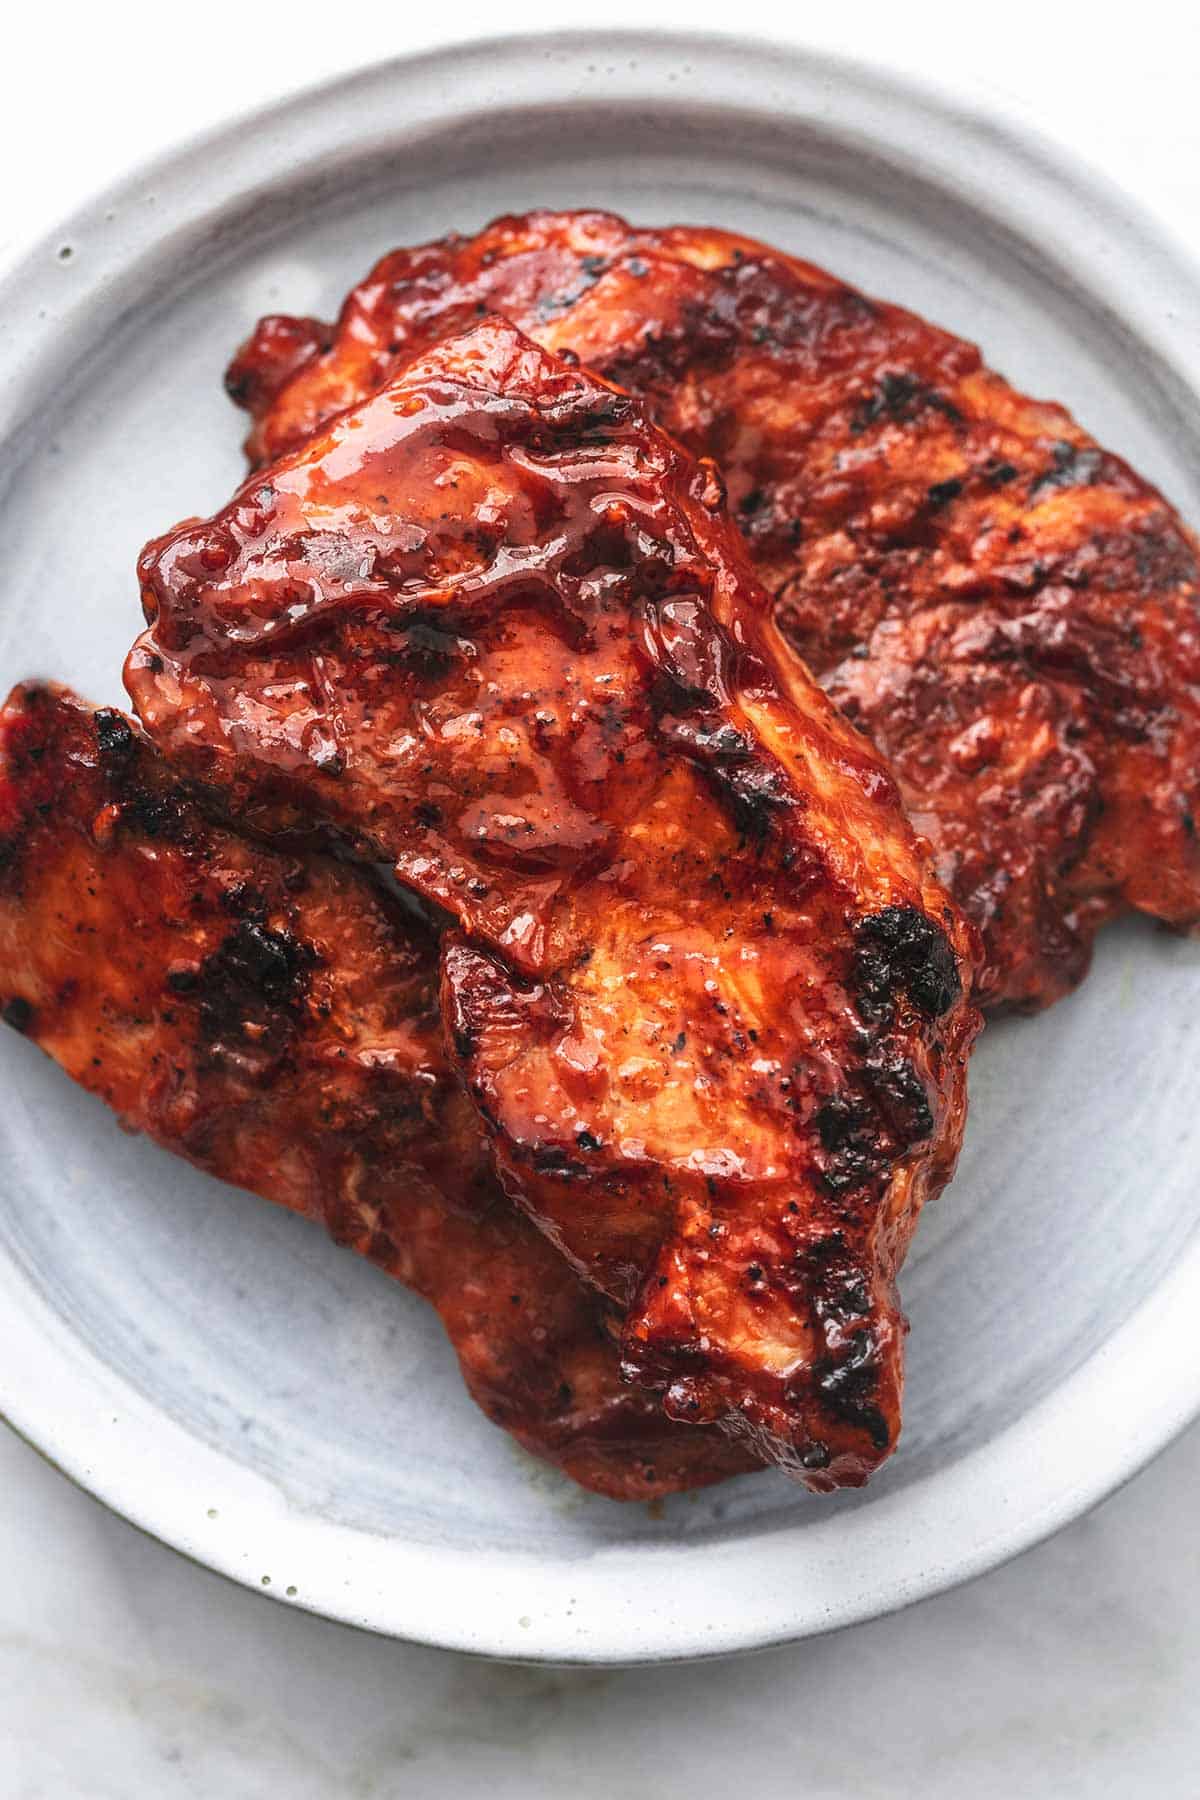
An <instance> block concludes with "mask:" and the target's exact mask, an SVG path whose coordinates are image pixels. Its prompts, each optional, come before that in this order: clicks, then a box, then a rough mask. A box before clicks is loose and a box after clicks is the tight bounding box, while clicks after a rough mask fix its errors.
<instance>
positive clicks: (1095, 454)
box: [1029, 442, 1104, 495]
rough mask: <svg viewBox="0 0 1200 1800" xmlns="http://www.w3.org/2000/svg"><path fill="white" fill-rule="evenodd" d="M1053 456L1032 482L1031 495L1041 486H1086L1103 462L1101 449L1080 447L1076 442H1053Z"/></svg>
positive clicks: (1093, 479) (1092, 479) (1038, 490)
mask: <svg viewBox="0 0 1200 1800" xmlns="http://www.w3.org/2000/svg"><path fill="white" fill-rule="evenodd" d="M1053 457H1054V460H1053V462H1052V463H1051V464H1050V467H1049V468H1048V469H1043V470H1042V473H1041V474H1040V475H1039V476H1037V477H1036V479H1035V480H1034V482H1033V483H1032V485H1031V487H1030V489H1029V492H1030V494H1031V495H1033V494H1036V493H1039V492H1040V491H1041V489H1042V488H1071V487H1088V486H1090V484H1091V483H1092V482H1093V481H1095V479H1096V477H1097V475H1099V473H1100V469H1101V466H1102V464H1103V462H1104V453H1103V451H1101V450H1096V449H1081V448H1080V446H1079V445H1078V444H1068V443H1065V442H1064V443H1059V444H1055V446H1054V450H1053Z"/></svg>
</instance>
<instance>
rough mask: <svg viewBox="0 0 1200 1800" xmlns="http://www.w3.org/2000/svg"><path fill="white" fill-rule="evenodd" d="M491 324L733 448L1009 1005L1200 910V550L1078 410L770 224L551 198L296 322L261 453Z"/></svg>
mask: <svg viewBox="0 0 1200 1800" xmlns="http://www.w3.org/2000/svg"><path fill="white" fill-rule="evenodd" d="M483 310H488V311H491V312H497V313H502V314H504V315H505V316H506V317H508V318H510V319H511V320H513V322H514V323H515V324H517V325H518V326H520V327H521V328H522V329H523V330H525V331H526V332H528V333H529V334H530V335H531V336H533V337H534V338H535V339H537V341H538V342H539V343H542V344H544V345H546V346H547V347H549V348H550V349H552V350H558V351H561V350H564V349H568V350H570V351H572V352H574V353H575V354H576V355H578V356H579V358H580V359H581V360H582V361H583V362H584V363H585V364H586V365H588V366H589V367H591V368H593V369H595V370H597V371H599V372H600V373H601V374H602V375H604V376H606V377H608V378H609V379H611V380H612V381H614V382H616V383H618V384H619V385H620V386H622V387H625V388H627V389H629V390H630V391H631V392H633V393H635V394H637V395H640V396H642V397H643V398H644V399H645V400H646V401H647V402H648V403H649V404H650V406H651V407H652V409H653V412H654V415H655V417H656V418H657V419H658V421H659V422H660V423H661V424H662V425H664V426H665V427H666V428H667V429H668V430H669V431H670V432H672V433H673V434H674V435H675V436H676V437H678V438H679V439H681V440H682V441H683V442H684V443H685V444H686V445H688V446H689V448H690V449H691V450H692V451H693V452H694V453H696V454H699V455H709V456H712V457H714V458H715V459H716V460H717V462H718V463H719V465H720V467H721V469H722V471H723V473H724V475H725V478H726V480H727V482H728V486H729V496H730V503H731V508H732V511H733V513H734V516H735V518H736V520H737V522H738V524H739V525H740V527H741V529H742V532H743V533H744V535H745V537H746V539H747V542H748V544H749V547H750V552H751V555H752V557H753V560H754V563H755V566H756V569H757V571H758V574H759V575H760V577H761V579H762V580H763V581H764V583H765V585H766V586H767V588H768V589H769V590H770V592H771V593H772V594H773V595H774V596H775V600H776V606H777V610H778V618H779V622H780V624H781V626H782V628H783V630H784V631H785V633H786V634H787V636H788V637H789V639H790V640H791V642H792V644H793V645H794V646H795V647H796V648H797V649H798V650H799V651H800V653H801V655H802V656H803V657H804V658H805V659H806V660H807V662H808V663H809V665H810V666H811V668H812V669H813V670H814V672H815V673H816V674H817V676H818V677H819V679H820V680H821V681H822V682H823V684H824V685H825V687H826V688H827V689H828V691H829V692H830V693H831V694H832V696H833V697H834V699H835V700H836V701H837V703H838V705H839V706H840V707H841V708H842V709H843V711H844V712H845V713H846V714H847V715H848V716H849V717H850V718H852V719H854V720H855V721H856V722H857V723H858V724H859V725H860V726H861V727H862V729H863V730H864V731H866V732H867V733H868V735H869V736H870V737H871V738H872V739H873V741H874V742H875V743H876V744H877V745H878V746H879V747H880V748H881V749H882V750H883V751H884V752H885V753H886V755H887V757H888V758H889V760H890V761H891V763H892V766H893V768H894V769H895V771H896V773H897V775H898V778H899V781H900V785H901V789H902V791H903V794H904V799H905V802H906V805H907V807H908V809H909V812H910V815H911V817H912V819H913V821H914V823H915V824H916V826H917V829H918V831H921V832H923V833H925V834H927V835H928V837H929V838H930V840H931V841H932V843H933V845H934V849H935V853H936V859H937V869H938V873H939V875H940V877H941V879H942V880H943V881H944V883H945V884H946V885H947V886H948V887H949V888H950V890H951V891H952V893H953V894H954V895H955V897H956V898H957V900H958V901H959V902H960V904H961V905H962V907H963V908H964V910H965V911H966V912H967V914H968V915H969V916H970V917H971V918H972V919H973V920H974V921H975V923H976V924H977V925H978V926H979V928H980V930H981V932H982V936H983V941H984V958H983V962H982V966H981V968H980V970H979V973H978V977H977V986H976V995H977V998H978V1000H979V1001H980V1003H981V1004H982V1005H984V1006H985V1007H988V1008H992V1009H1001V1008H1020V1009H1023V1010H1032V1009H1035V1008H1037V1007H1040V1006H1044V1005H1047V1004H1049V1003H1050V1002H1051V1001H1053V1000H1056V999H1058V998H1059V997H1061V996H1062V995H1063V994H1064V993H1066V992H1068V991H1069V990H1070V989H1071V988H1072V987H1073V986H1074V985H1075V984H1076V983H1077V982H1078V981H1079V980H1080V979H1081V978H1082V976H1083V974H1084V973H1085V971H1086V968H1087V965H1088V961H1089V959H1090V954H1091V947H1092V941H1093V939H1094V937H1095V934H1096V931H1097V929H1098V928H1099V927H1100V925H1102V924H1103V923H1104V922H1105V921H1106V920H1107V919H1109V918H1111V917H1113V916H1114V915H1115V914H1116V913H1118V912H1121V911H1123V910H1124V909H1126V908H1129V907H1134V908H1138V909H1140V910H1142V911H1145V912H1147V913H1150V914H1152V915H1153V916H1154V917H1156V918H1159V919H1161V920H1163V921H1165V922H1166V923H1167V924H1169V925H1172V926H1176V927H1191V926H1194V925H1195V924H1196V923H1197V921H1198V920H1200V841H1198V838H1197V829H1196V821H1197V818H1198V817H1200V611H1198V606H1197V587H1198V562H1197V545H1196V540H1195V539H1194V538H1193V536H1192V534H1191V533H1190V532H1189V531H1188V530H1187V529H1186V527H1185V526H1184V525H1183V524H1182V523H1181V522H1180V520H1179V518H1178V517H1177V515H1176V514H1175V513H1174V512H1173V510H1172V509H1171V507H1170V506H1169V505H1168V504H1167V503H1166V501H1165V500H1164V499H1163V498H1162V496H1161V495H1160V494H1158V493H1157V492H1156V491H1155V490H1154V489H1153V488H1152V487H1150V486H1149V485H1148V484H1147V483H1146V482H1145V481H1143V480H1141V479H1140V477H1139V476H1137V475H1136V474H1135V473H1134V472H1133V471H1132V470H1131V469H1130V468H1129V467H1128V466H1127V465H1126V464H1125V463H1124V462H1122V461H1121V460H1120V459H1119V458H1118V457H1115V456H1112V455H1110V454H1109V453H1108V452H1106V451H1104V450H1102V449H1101V448H1100V447H1099V446H1098V445H1097V444H1095V443H1094V442H1093V440H1092V439H1091V438H1090V437H1089V436H1088V435H1087V433H1086V432H1084V431H1083V430H1082V429H1081V428H1080V427H1079V426H1078V425H1077V424H1076V423H1075V421H1074V420H1073V419H1072V418H1071V417H1070V415H1069V414H1068V413H1066V412H1065V411H1064V410H1063V409H1062V408H1061V407H1059V406H1055V405H1050V404H1046V403H1043V402H1039V401H1034V400H1030V399H1027V398H1025V397H1024V396H1022V395H1021V394H1019V393H1016V392H1015V391H1014V390H1013V389H1012V388H1011V387H1010V386H1009V385H1008V384H1007V383H1006V382H1005V381H1003V380H1002V379H1001V378H1000V377H999V376H998V375H995V374H993V373H992V372H991V371H990V370H988V369H987V368H985V367H984V365H983V363H982V361H981V358H980V354H979V352H978V350H977V349H976V348H975V347H974V346H973V345H971V344H968V343H964V342H963V341H962V340H961V339H959V338H955V337H953V336H951V335H950V334H949V333H948V332H945V331H941V330H939V329H937V328H936V327H935V326H932V325H929V324H927V323H926V322H925V321H923V320H921V319H919V318H916V317H914V316H913V315H912V314H911V313H908V312H904V311H902V310H901V309H900V308H898V307H895V306H888V305H884V304H882V303H880V302H878V301H875V300H871V299H868V298H865V297H864V296H863V295H861V294H859V293H857V292H855V291H854V290H853V289H852V288H850V287H847V286H846V285H845V284H844V283H842V282H840V281H837V280H835V279H834V278H833V277H831V276H829V275H827V274H825V273H824V272H822V271H821V270H819V269H816V268H813V267H812V266H811V265H809V264H807V263H803V262H799V261H797V260H795V259H794V258H792V257H788V256H785V255H782V254H781V253H779V252H777V251H774V250H771V249H768V248H767V247H765V246H764V245H761V244H758V243H755V242H754V241H753V240H751V239H747V238H740V237H734V236H731V235H729V234H728V233H724V232H719V231H710V230H702V229H695V230H693V229H687V228H676V229H671V230H663V231H639V230H635V229H633V228H631V227H630V226H628V225H626V224H625V223H624V221H623V220H621V219H618V218H614V217H613V216H611V215H608V214H603V213H532V214H528V215H526V216H524V217H520V218H507V219H500V220H498V221H497V222H496V223H495V224H493V225H491V226H489V227H488V228H487V229H486V230H485V231H483V232H481V233H479V235H478V236H476V237H473V238H459V237H449V238H446V239H444V240H443V241H441V242H439V243H434V244H426V245H422V246H420V247H419V248H417V249H405V250H397V251H395V252H393V253H392V254H391V255H389V256H386V257H384V259H383V260H382V261H381V262H380V263H379V264H377V266H376V267H375V268H374V269H373V270H372V271H371V273H370V274H369V275H368V276H367V278H366V280H365V281H363V282H362V283H361V284H360V286H358V287H357V288H355V289H354V291H353V292H352V293H351V294H350V296H349V298H348V299H347V301H346V303H345V305H344V307H343V309H342V312H341V315H340V317H339V319H338V322H337V324H336V326H332V327H331V326H326V325H322V324H321V323H319V322H318V321H314V320H287V319H282V318H273V319H267V320H264V321H263V322H262V324H261V325H260V326H259V328H258V330H257V331H256V332H255V334H254V336H253V337H252V338H251V339H250V341H249V342H248V344H247V345H246V346H245V347H244V348H243V350H242V351H241V352H240V353H239V355H238V357H237V358H236V359H235V361H234V363H233V365H232V367H231V369H230V372H229V378H228V379H229V387H230V391H231V392H232V393H233V394H234V396H235V397H236V398H238V399H239V400H240V401H241V402H242V403H243V404H245V405H246V406H247V407H248V408H249V409H250V410H251V411H252V413H253V414H254V416H255V426H254V430H253V431H252V433H251V436H250V439H249V443H248V448H249V451H250V454H251V457H252V459H253V460H256V461H257V460H262V459H264V458H267V457H271V456H275V455H278V454H280V453H281V452H283V451H285V450H288V449H291V448H294V447H295V446H296V445H297V444H299V443H300V442H302V441H303V440H304V438H305V437H307V436H308V435H309V433H311V432H312V431H313V430H315V429H316V428H318V427H319V426H320V425H321V424H322V423H323V422H324V421H325V420H326V419H328V418H329V417H330V416H331V415H332V414H333V413H335V412H337V411H338V410H339V409H341V408H343V407H346V406H349V405H354V404H357V403H358V402H359V401H361V400H362V399H363V398H364V397H365V396H366V395H367V394H369V393H371V392H373V391H374V390H375V389H376V388H378V387H379V385H380V384H381V383H383V382H384V381H386V380H387V379H388V377H389V375H390V373H391V371H392V370H393V369H394V368H395V367H396V366H397V363H398V362H403V361H404V360H406V359H407V358H409V357H410V356H412V355H413V354H414V352H415V351H417V350H420V349H422V348H423V347H424V346H425V345H426V344H427V343H428V342H430V341H431V340H432V339H436V338H439V337H441V336H443V335H444V334H445V333H446V332H448V331H453V330H458V329H461V328H463V327H464V326H465V325H466V324H468V323H469V322H470V321H471V320H472V319H473V318H474V316H475V314H476V313H478V312H480V311H483Z"/></svg>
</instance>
